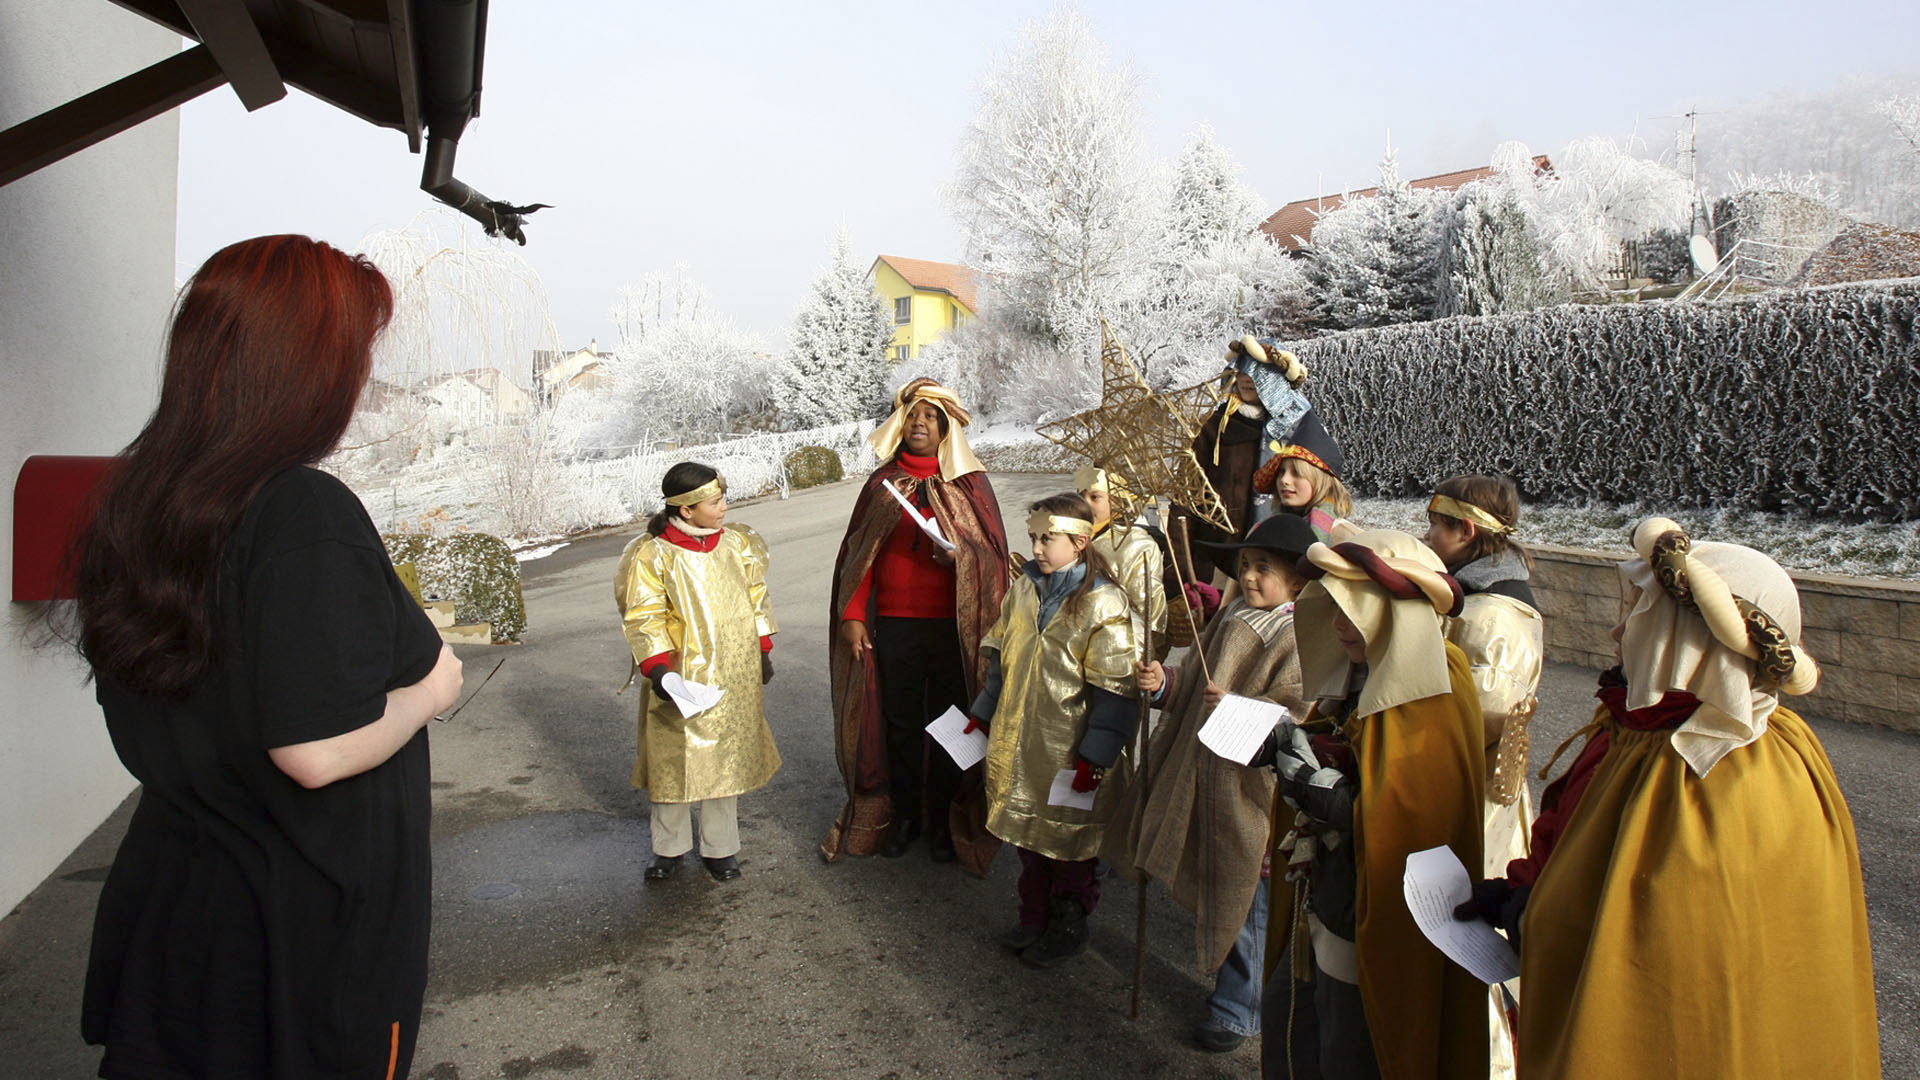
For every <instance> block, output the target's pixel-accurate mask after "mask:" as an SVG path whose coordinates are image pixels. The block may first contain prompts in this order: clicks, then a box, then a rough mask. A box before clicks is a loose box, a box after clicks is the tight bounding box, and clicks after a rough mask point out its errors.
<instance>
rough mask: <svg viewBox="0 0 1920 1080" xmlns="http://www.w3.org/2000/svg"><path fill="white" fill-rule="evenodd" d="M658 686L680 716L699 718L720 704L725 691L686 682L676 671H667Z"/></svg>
mask: <svg viewBox="0 0 1920 1080" xmlns="http://www.w3.org/2000/svg"><path fill="white" fill-rule="evenodd" d="M660 686H661V688H662V689H664V690H666V692H667V696H668V697H670V698H672V699H673V704H674V707H675V708H677V709H679V710H680V715H681V716H687V717H693V716H699V715H700V714H701V713H703V712H706V711H707V710H708V709H711V708H713V707H714V706H715V705H718V704H719V703H720V699H721V698H722V697H724V696H725V695H726V691H725V690H723V689H721V688H720V687H718V686H708V685H706V684H705V683H697V682H688V681H687V680H685V679H683V678H681V677H680V673H679V672H677V671H669V672H667V673H666V675H664V676H662V677H661V679H660Z"/></svg>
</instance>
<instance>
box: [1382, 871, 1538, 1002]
mask: <svg viewBox="0 0 1920 1080" xmlns="http://www.w3.org/2000/svg"><path fill="white" fill-rule="evenodd" d="M1403 888H1404V890H1405V892H1406V896H1407V909H1408V910H1409V911H1411V912H1413V921H1414V922H1416V923H1418V924H1419V925H1420V932H1421V933H1423V934H1425V935H1427V940H1428V941H1431V942H1433V944H1434V946H1435V947H1436V948H1438V949H1439V950H1440V951H1441V952H1443V953H1446V954H1447V956H1448V957H1449V958H1451V959H1452V960H1453V962H1454V963H1456V964H1459V965H1460V966H1461V967H1463V968H1466V969H1467V970H1468V971H1470V972H1472V973H1473V977H1474V978H1476V979H1479V980H1480V981H1481V982H1484V983H1489V984H1491V983H1498V982H1506V981H1507V980H1508V979H1511V978H1513V977H1514V976H1516V975H1518V974H1520V957H1519V956H1518V955H1516V954H1515V953H1514V951H1513V946H1512V945H1511V944H1509V943H1508V942H1507V939H1506V938H1504V937H1501V936H1500V933H1499V931H1497V930H1495V929H1494V928H1493V927H1491V926H1488V925H1487V924H1486V922H1485V921H1484V920H1481V919H1473V920H1471V921H1468V922H1461V921H1460V920H1458V919H1455V918H1454V917H1453V909H1454V908H1455V907H1458V906H1459V905H1461V904H1464V903H1466V902H1467V901H1468V900H1470V899H1472V898H1473V881H1472V880H1471V879H1470V878H1468V877H1467V868H1466V867H1465V866H1462V865H1461V863H1460V857H1459V856H1458V855H1455V854H1454V853H1453V850H1452V849H1451V848H1446V847H1437V848H1428V849H1427V850H1425V851H1416V852H1414V853H1413V854H1411V855H1409V856H1407V874H1406V878H1405V880H1404V883H1403Z"/></svg>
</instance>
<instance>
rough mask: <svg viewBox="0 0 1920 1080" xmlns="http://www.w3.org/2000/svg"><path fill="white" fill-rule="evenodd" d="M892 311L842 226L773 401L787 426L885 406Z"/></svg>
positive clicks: (851, 416) (797, 326) (798, 322)
mask: <svg viewBox="0 0 1920 1080" xmlns="http://www.w3.org/2000/svg"><path fill="white" fill-rule="evenodd" d="M893 330H894V327H893V315H892V314H891V313H890V312H889V311H888V310H887V307H886V304H885V302H884V301H883V300H882V299H881V298H880V292H879V290H877V289H875V288H874V287H873V282H871V281H869V280H868V279H867V273H866V271H865V270H864V269H863V268H862V267H861V266H860V265H859V264H858V263H856V262H854V259H853V240H852V239H851V238H850V237H849V236H848V235H847V231H846V230H845V229H842V230H840V235H839V238H838V240H837V241H836V242H835V244H834V250H833V262H832V263H831V264H829V265H828V266H827V267H826V268H825V269H823V270H821V271H820V273H819V275H818V276H816V277H815V278H814V279H813V287H812V291H811V292H810V293H809V295H808V297H807V301H806V305H805V306H804V307H802V308H801V309H800V312H799V314H797V315H795V316H794V319H793V332H792V334H791V335H790V336H789V337H788V339H787V351H786V355H785V358H784V361H783V364H782V370H781V372H780V382H779V385H778V388H777V389H776V392H775V395H774V397H775V401H776V403H777V404H778V405H779V406H780V413H781V417H782V419H783V420H784V421H785V422H786V423H787V426H789V427H796V428H805V427H821V426H823V425H826V424H837V423H840V422H841V421H843V420H857V419H859V418H861V417H863V416H873V415H876V414H878V413H879V412H880V410H881V407H882V406H883V405H885V403H886V400H887V390H888V387H887V381H888V380H887V376H888V367H887V349H888V347H889V346H891V345H892V344H893Z"/></svg>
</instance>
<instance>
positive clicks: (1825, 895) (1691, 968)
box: [1517, 708, 1880, 1080]
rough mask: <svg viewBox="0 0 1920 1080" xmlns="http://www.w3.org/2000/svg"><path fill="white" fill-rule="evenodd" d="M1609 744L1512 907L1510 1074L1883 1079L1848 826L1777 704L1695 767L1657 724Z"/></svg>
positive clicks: (1816, 751) (1801, 728)
mask: <svg viewBox="0 0 1920 1080" xmlns="http://www.w3.org/2000/svg"><path fill="white" fill-rule="evenodd" d="M1596 722H1597V723H1600V724H1602V725H1604V726H1605V727H1606V728H1607V729H1608V731H1609V734H1610V737H1611V739H1612V743H1611V745H1610V747H1609V748H1608V750H1607V753H1606V756H1605V757H1604V758H1602V760H1601V762H1600V764H1599V765H1598V767H1597V768H1596V771H1595V772H1594V775H1593V780H1592V782H1591V783H1590V784H1589V786H1588V787H1587V789H1586V792H1585V793H1584V794H1583V795H1582V796H1581V798H1580V802H1579V804H1578V805H1577V806H1576V807H1575V808H1574V810H1573V814H1572V816H1571V817H1570V818H1569V820H1568V822H1567V825H1566V830H1565V831H1564V832H1563V833H1562V834H1561V836H1560V839H1559V842H1558V843H1557V844H1556V845H1555V847H1554V850H1553V854H1552V857H1551V858H1549V859H1548V861H1547V865H1546V867H1545V869H1544V870H1543V871H1542V872H1541V875H1540V879H1539V881H1538V882H1537V883H1536V884H1535V885H1534V888H1533V894H1532V896H1531V898H1530V899H1529V901H1528V903H1527V910H1526V916H1525V920H1524V922H1523V925H1522V932H1521V940H1522V942H1523V943H1524V948H1523V950H1522V952H1521V956H1520V968H1521V984H1522V986H1523V987H1524V994H1525V997H1524V999H1523V1000H1522V1003H1521V1008H1520V1024H1519V1032H1518V1037H1517V1041H1518V1043H1519V1058H1520V1061H1519V1065H1520V1069H1519V1075H1520V1076H1522V1077H1525V1078H1527V1080H1586V1078H1590V1077H1596V1076H1621V1077H1627V1076H1649V1077H1651V1076H1673V1077H1739V1078H1741V1080H1776V1078H1777V1080H1798V1078H1801V1077H1813V1076H1817V1077H1820V1078H1821V1080H1859V1078H1873V1077H1878V1076H1879V1075H1880V1050H1879V1029H1878V1026H1877V1024H1876V1022H1875V1012H1874V1009H1875V1006H1874V996H1873V955H1872V952H1871V950H1870V949H1869V947H1868V942H1867V910H1866V901H1865V897H1864V895H1863V893H1862V891H1861V879H1860V853H1859V848H1858V845H1857V843H1856V841H1855V838H1854V831H1853V819H1852V817H1851V816H1850V815H1849V814H1848V812H1847V803H1846V800H1845V799H1844V798H1843V797H1842V796H1841V794H1840V787H1839V784H1838V783H1836V782H1835V780H1834V776H1833V767H1832V765H1831V764H1830V763H1829V762H1828V760H1827V755H1826V752H1825V751H1824V750H1823V749H1822V748H1821V746H1820V742H1819V740H1818V739H1816V738H1815V737H1814V735H1813V732H1812V731H1811V730H1809V729H1808V727H1807V725H1806V722H1805V721H1803V720H1801V719H1800V717H1798V716H1796V715H1795V714H1794V713H1793V712H1792V711H1790V710H1788V709H1784V708H1777V709H1775V710H1774V711H1773V714H1772V716H1770V717H1768V718H1767V720H1766V723H1765V727H1764V729H1763V730H1762V732H1761V733H1760V736H1759V738H1758V739H1756V740H1755V741H1754V742H1752V743H1750V744H1748V745H1746V746H1743V747H1740V748H1739V749H1736V750H1733V751H1731V752H1730V753H1728V754H1727V755H1726V756H1725V758H1724V759H1722V760H1721V761H1720V762H1719V763H1718V764H1717V765H1716V766H1715V767H1714V768H1713V770H1712V771H1711V772H1710V773H1709V774H1708V775H1706V776H1699V775H1696V774H1694V773H1693V772H1692V770H1691V769H1690V768H1689V766H1688V764H1687V762H1686V761H1685V760H1683V759H1682V758H1681V756H1680V754H1679V753H1678V752H1677V751H1676V750H1675V748H1674V746H1673V743H1672V734H1673V733H1672V732H1671V731H1665V730H1663V731H1631V730H1625V729H1622V728H1620V727H1618V726H1617V725H1614V724H1613V723H1612V719H1611V717H1610V715H1609V714H1608V713H1607V711H1606V710H1605V709H1604V708H1603V709H1601V710H1600V711H1599V713H1598V714H1597V715H1596Z"/></svg>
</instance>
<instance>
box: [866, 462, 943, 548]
mask: <svg viewBox="0 0 1920 1080" xmlns="http://www.w3.org/2000/svg"><path fill="white" fill-rule="evenodd" d="M880 486H881V487H883V488H886V489H887V494H889V495H891V496H893V501H894V502H897V503H899V504H900V508H901V509H902V510H905V511H906V512H907V513H908V514H910V515H912V516H913V520H914V522H915V523H916V524H918V525H919V526H920V531H921V532H923V533H926V534H927V535H928V536H930V537H932V538H933V542H934V543H936V544H939V545H940V547H941V549H942V550H945V551H952V550H953V542H952V541H950V540H948V539H947V538H946V536H944V535H943V534H942V533H941V532H940V523H939V522H937V521H935V520H933V518H932V516H930V515H927V516H923V515H922V514H921V513H920V508H919V507H917V506H915V505H913V504H912V503H910V502H908V501H907V497H906V496H905V495H902V494H900V489H899V488H897V487H894V486H893V481H891V480H882V481H880Z"/></svg>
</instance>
